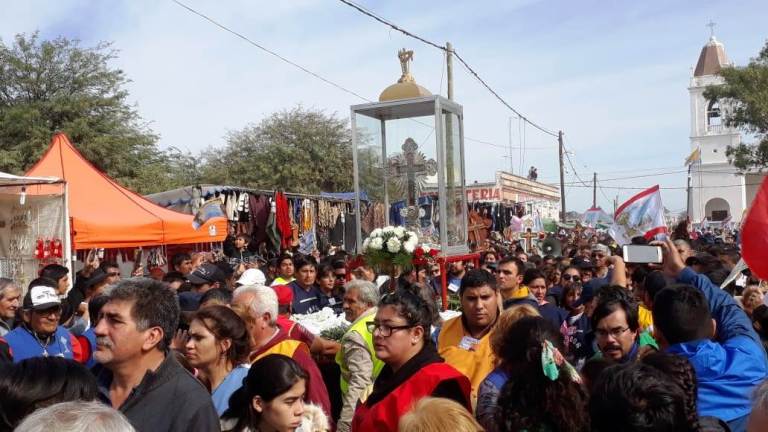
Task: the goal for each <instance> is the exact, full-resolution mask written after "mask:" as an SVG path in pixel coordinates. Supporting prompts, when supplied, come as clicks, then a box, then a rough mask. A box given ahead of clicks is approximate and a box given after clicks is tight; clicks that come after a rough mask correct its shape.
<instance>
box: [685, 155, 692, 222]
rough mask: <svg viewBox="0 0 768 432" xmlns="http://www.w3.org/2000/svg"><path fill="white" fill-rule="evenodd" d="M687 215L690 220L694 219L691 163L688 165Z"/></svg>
mask: <svg viewBox="0 0 768 432" xmlns="http://www.w3.org/2000/svg"><path fill="white" fill-rule="evenodd" d="M685 195H686V196H685V216H686V217H687V218H688V220H692V218H691V197H692V195H691V165H688V187H687V188H686V194H685Z"/></svg>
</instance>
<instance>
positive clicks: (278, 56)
mask: <svg viewBox="0 0 768 432" xmlns="http://www.w3.org/2000/svg"><path fill="white" fill-rule="evenodd" d="M173 2H174V3H176V4H177V5H179V6H181V7H183V8H184V9H186V10H188V11H189V12H192V13H193V14H195V15H197V16H199V17H200V18H203V19H204V20H206V21H208V22H210V23H211V24H213V25H215V26H216V27H219V28H220V29H222V30H224V31H226V32H228V33H231V34H233V35H235V36H237V37H239V38H240V39H242V40H244V41H246V42H248V43H249V44H251V45H253V46H255V47H256V48H258V49H260V50H262V51H264V52H266V53H267V54H269V55H271V56H273V57H276V58H278V59H280V60H281V61H283V62H285V63H288V64H289V65H291V66H293V67H295V68H297V69H300V70H302V71H304V72H306V73H308V74H310V75H312V76H313V77H315V78H317V79H319V80H320V81H323V82H324V83H326V84H330V85H332V86H334V87H336V88H337V89H339V90H341V91H343V92H345V93H349V94H351V95H353V96H355V97H358V98H360V99H362V100H364V101H367V102H373V101H372V100H370V99H368V98H366V97H365V96H361V95H360V94H358V93H356V92H354V91H352V90H349V89H347V88H345V87H344V86H342V85H340V84H337V83H335V82H333V81H331V80H329V79H327V78H324V77H322V76H321V75H319V74H317V73H315V72H312V71H311V70H309V69H307V68H305V67H304V66H302V65H300V64H298V63H296V62H293V61H291V60H288V59H287V58H285V57H283V56H281V55H280V54H278V53H276V52H275V51H272V50H270V49H269V48H266V47H264V46H262V45H260V44H258V43H256V42H254V41H253V40H251V39H249V38H248V37H247V36H244V35H243V34H241V33H238V32H236V31H235V30H232V29H230V28H229V27H227V26H225V25H224V24H221V23H219V22H218V21H216V20H214V19H213V18H211V17H209V16H207V15H205V14H203V13H202V12H198V11H196V10H195V9H192V8H191V7H189V6H187V5H186V4H184V3H182V2H180V1H179V0H173Z"/></svg>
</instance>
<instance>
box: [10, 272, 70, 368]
mask: <svg viewBox="0 0 768 432" xmlns="http://www.w3.org/2000/svg"><path fill="white" fill-rule="evenodd" d="M55 284H56V283H55V282H53V281H51V280H49V279H46V278H38V279H35V280H33V281H32V282H31V283H30V284H29V289H28V290H27V294H26V295H25V296H24V301H23V302H22V313H21V317H22V319H23V323H22V325H20V326H19V327H17V328H15V329H14V330H12V331H11V332H9V333H8V334H7V335H6V336H5V340H6V341H7V342H8V346H9V347H10V349H11V352H13V361H14V362H17V363H18V362H20V361H22V360H24V359H28V358H32V357H49V356H50V357H64V358H68V359H71V358H75V359H77V357H80V344H79V342H78V341H77V339H76V338H75V337H74V336H73V335H72V334H71V333H70V332H69V331H67V329H65V328H64V327H63V326H61V325H59V319H60V318H61V299H60V298H59V295H58V294H57V292H56V289H55V288H54V286H55ZM76 352H77V355H76Z"/></svg>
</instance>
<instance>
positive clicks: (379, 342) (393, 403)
mask: <svg viewBox="0 0 768 432" xmlns="http://www.w3.org/2000/svg"><path fill="white" fill-rule="evenodd" d="M431 324H432V316H431V313H430V312H429V307H428V306H427V304H426V303H425V301H424V300H423V299H422V298H421V297H419V296H418V295H416V294H414V293H412V292H410V291H407V290H397V291H395V292H394V293H392V294H388V295H386V296H384V297H383V298H382V299H381V301H380V302H379V306H378V310H377V311H376V315H375V317H374V319H373V320H372V321H370V322H368V324H367V325H368V329H369V330H370V331H371V332H372V334H373V345H374V350H375V352H376V356H377V357H378V358H379V359H380V360H381V361H383V362H384V364H385V366H384V368H383V369H382V371H381V373H380V374H379V376H378V378H377V379H376V381H375V383H374V385H373V392H372V393H371V395H370V396H368V399H366V400H365V402H364V403H361V404H360V405H358V407H357V410H356V411H355V416H354V419H353V420H352V431H353V432H357V431H366V432H368V431H381V432H386V431H392V432H395V431H397V421H398V419H399V418H400V417H401V416H403V415H404V414H405V413H406V412H407V411H408V410H409V409H410V407H411V406H413V405H414V404H415V403H416V402H417V401H418V400H420V399H421V398H424V397H427V396H432V397H443V398H447V399H452V400H454V401H456V402H458V403H460V404H461V405H462V406H464V407H466V408H467V409H468V410H470V411H471V409H472V408H471V406H470V383H469V379H468V378H467V377H465V376H464V375H462V374H461V372H459V371H457V370H456V369H455V368H453V367H452V366H450V365H448V364H446V363H445V362H444V361H443V359H442V358H441V357H440V356H439V355H438V354H437V349H436V348H435V345H434V343H433V342H432V340H431V338H430V326H431Z"/></svg>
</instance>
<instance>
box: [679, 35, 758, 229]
mask: <svg viewBox="0 0 768 432" xmlns="http://www.w3.org/2000/svg"><path fill="white" fill-rule="evenodd" d="M710 25H711V26H712V27H714V25H713V24H710ZM729 66H730V63H729V61H728V57H727V56H726V54H725V47H724V46H723V44H722V43H720V42H719V41H718V40H717V39H716V38H715V36H714V32H713V33H712V35H711V37H710V39H709V41H708V42H707V43H706V45H704V47H703V48H702V49H701V54H700V55H699V60H698V62H697V63H696V68H695V69H694V72H693V76H692V77H691V81H690V86H689V87H688V92H689V93H690V98H691V135H690V152H691V153H690V156H689V158H688V161H687V163H688V164H690V170H689V172H690V177H691V178H690V185H691V188H690V193H689V194H688V216H689V218H690V220H691V222H692V223H694V224H696V223H701V222H703V221H704V220H705V219H706V220H707V221H710V222H711V221H715V222H717V221H723V220H728V218H731V219H730V220H732V221H733V222H739V221H740V220H741V216H742V213H743V211H744V209H746V208H747V198H746V191H745V183H744V176H740V175H737V174H738V170H737V169H736V168H735V167H733V166H732V165H731V164H730V163H729V162H728V158H727V156H726V151H727V148H728V146H736V145H738V144H739V143H740V142H741V135H740V133H739V131H738V130H736V129H733V128H729V127H727V126H726V125H725V121H724V118H723V114H724V113H726V112H727V110H728V107H727V106H723V105H721V104H720V103H719V102H718V101H709V100H707V99H706V98H705V97H704V91H705V90H706V88H707V87H708V86H711V85H721V84H723V79H722V77H720V75H719V73H720V70H721V69H722V68H724V67H729Z"/></svg>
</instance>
